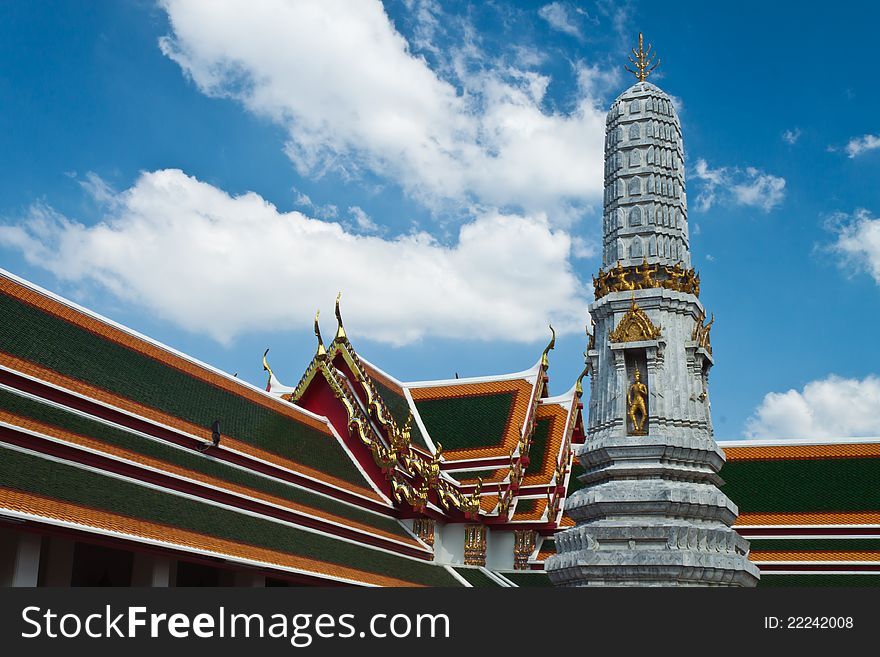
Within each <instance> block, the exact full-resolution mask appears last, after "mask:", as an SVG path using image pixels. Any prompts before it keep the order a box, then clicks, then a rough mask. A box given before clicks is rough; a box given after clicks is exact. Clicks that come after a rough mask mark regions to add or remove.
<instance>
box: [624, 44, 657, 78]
mask: <svg viewBox="0 0 880 657" xmlns="http://www.w3.org/2000/svg"><path fill="white" fill-rule="evenodd" d="M631 50H632V54H633V55H635V56H636V58H635V59H633V58H632V57H629V61H630V62H632V63H633V65H634V66H635V67H636V68H637V69H638V72H636V71H634V70H632V69H631V68H630V67H629V66H624V67H623V68H625V69H626V70H627V71H629V72H630V73H632V74H633V75H635V76H636V78H638V80H639V82H644V81H645V80H647V79H648V76H649V75H650V74H651V71H653V70H654V69H655V68H657V67H658V66H660V60H659V59H658V60H657V61H656V62H655V61H654V59H655V58H656V57H657V53H656V52H655V53H654V54H651V44H650V43H649V44H648V49H647V50H645V49H644V48H643V47H642V33H641V32H639V50H638V52H636V49H635V48H632V49H631Z"/></svg>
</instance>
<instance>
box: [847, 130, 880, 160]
mask: <svg viewBox="0 0 880 657" xmlns="http://www.w3.org/2000/svg"><path fill="white" fill-rule="evenodd" d="M875 148H880V136H878V135H862V136H861V137H853V138H852V139H850V140H849V143H847V145H846V154H847V155H849V157H850V158H854V157H856V156H857V155H861V154H862V153H864V152H865V151H872V150H874V149H875Z"/></svg>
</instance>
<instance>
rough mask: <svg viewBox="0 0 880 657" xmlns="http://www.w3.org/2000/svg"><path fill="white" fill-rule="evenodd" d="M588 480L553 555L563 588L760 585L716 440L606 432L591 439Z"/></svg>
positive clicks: (569, 506) (553, 570) (550, 567)
mask: <svg viewBox="0 0 880 657" xmlns="http://www.w3.org/2000/svg"><path fill="white" fill-rule="evenodd" d="M584 447H585V448H586V449H585V451H583V452H582V453H581V454H580V460H581V463H582V464H583V466H584V467H585V469H586V470H587V472H586V474H585V475H583V477H582V479H583V481H584V483H585V484H587V486H586V487H585V488H583V489H581V490H579V491H577V492H576V493H574V494H573V495H572V496H571V497H570V498H569V499H568V500H567V501H566V505H565V506H566V513H567V514H568V515H569V516H571V517H572V518H573V519H574V520H575V521H576V522H577V523H578V525H577V527H574V528H572V529H568V530H566V531H564V532H561V533H559V534H557V535H556V549H557V554H556V555H555V556H553V557H551V558H549V559H548V560H547V564H546V568H547V571H548V573H549V575H550V579H551V581H552V582H553V583H554V584H555V585H557V586H754V585H755V584H756V583H757V581H758V578H759V577H760V575H759V573H758V569H757V568H756V567H755V566H754V565H753V564H752V563H751V562H749V560H748V558H747V554H748V542H747V541H746V540H745V539H743V538H742V537H741V536H740V535H739V534H737V533H736V532H735V531H734V530H732V529H731V528H730V525H731V524H733V522H734V520H736V516H737V508H736V505H734V504H733V503H732V502H731V501H730V500H729V499H728V498H727V496H726V495H724V494H723V493H722V492H721V491H720V490H719V489H718V486H719V485H720V484H721V483H722V482H721V479H720V477H719V476H718V471H719V470H720V469H721V466H722V465H723V464H724V454H723V453H722V452H721V450H720V449H719V448H718V446H717V445H716V444H715V441H714V440H712V439H711V438H708V439H706V438H692V437H670V436H656V435H648V436H625V437H616V438H613V437H606V438H601V439H598V440H595V441H592V442H589V443H588V444H587V445H585V446H584Z"/></svg>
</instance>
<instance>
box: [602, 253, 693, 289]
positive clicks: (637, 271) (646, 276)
mask: <svg viewBox="0 0 880 657" xmlns="http://www.w3.org/2000/svg"><path fill="white" fill-rule="evenodd" d="M661 273H662V276H661V275H660V274H661ZM655 287H664V288H666V289H668V290H675V291H677V292H687V293H688V294H693V295H695V296H700V274H699V273H697V272H696V271H695V270H694V269H684V268H683V267H682V266H681V265H679V264H678V263H676V264H675V266H674V267H667V266H666V265H663V266H661V265H649V264H648V260H647V258H646V259H645V260H644V261H642V264H641V265H639V266H638V267H623V266H621V264H620V261H619V260H618V261H617V266H616V267H614V268H613V269H609V270H608V272H607V273H606V272H603V271H602V270H601V269H600V270H599V275H598V278H596V277H595V276H594V277H593V292H594V294H595V297H596V299H601V298H602V297H604V296H605V295H606V294H608V293H609V292H629V291H630V290H644V289H648V288H655Z"/></svg>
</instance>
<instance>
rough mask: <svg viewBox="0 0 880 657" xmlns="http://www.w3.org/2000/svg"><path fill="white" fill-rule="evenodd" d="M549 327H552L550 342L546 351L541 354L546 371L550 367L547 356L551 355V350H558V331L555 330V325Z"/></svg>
mask: <svg viewBox="0 0 880 657" xmlns="http://www.w3.org/2000/svg"><path fill="white" fill-rule="evenodd" d="M548 326H549V327H550V336H551V337H550V342H548V343H547V346H546V347H544V351H543V352H542V353H541V366H542V367H544V368H545V369H546V368H547V367H549V365H550V360H549V359H548V358H547V354H548V353H550V350H551V349H555V348H556V330H555V329H554V328H553V324H548Z"/></svg>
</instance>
